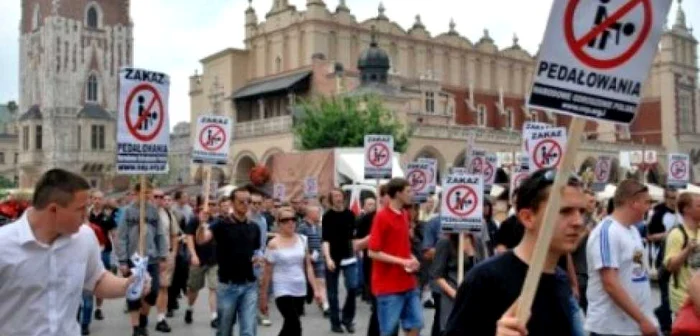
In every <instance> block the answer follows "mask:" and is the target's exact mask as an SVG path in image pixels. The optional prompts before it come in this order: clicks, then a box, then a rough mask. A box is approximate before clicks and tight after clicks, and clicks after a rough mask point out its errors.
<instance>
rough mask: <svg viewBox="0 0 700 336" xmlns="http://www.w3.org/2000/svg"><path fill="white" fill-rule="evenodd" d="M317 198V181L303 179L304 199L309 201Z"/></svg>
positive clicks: (310, 178)
mask: <svg viewBox="0 0 700 336" xmlns="http://www.w3.org/2000/svg"><path fill="white" fill-rule="evenodd" d="M316 197H318V179H317V178H316V177H314V176H309V177H307V178H305V179H304V198H307V199H311V198H316Z"/></svg>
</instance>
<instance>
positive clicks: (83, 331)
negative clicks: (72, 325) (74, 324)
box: [80, 325, 90, 335]
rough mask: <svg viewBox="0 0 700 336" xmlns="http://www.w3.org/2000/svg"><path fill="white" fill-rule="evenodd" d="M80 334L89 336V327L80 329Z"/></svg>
mask: <svg viewBox="0 0 700 336" xmlns="http://www.w3.org/2000/svg"><path fill="white" fill-rule="evenodd" d="M80 334H81V335H90V327H88V326H86V325H84V326H81V327H80Z"/></svg>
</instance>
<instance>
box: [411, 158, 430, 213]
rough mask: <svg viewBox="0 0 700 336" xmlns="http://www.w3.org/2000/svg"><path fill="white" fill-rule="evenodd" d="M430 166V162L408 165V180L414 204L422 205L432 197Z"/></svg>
mask: <svg viewBox="0 0 700 336" xmlns="http://www.w3.org/2000/svg"><path fill="white" fill-rule="evenodd" d="M429 174H430V164H429V163H428V162H409V163H408V164H407V165H406V179H407V180H408V183H409V184H410V185H411V192H412V193H413V202H414V203H422V202H425V201H426V200H427V199H428V195H430V175H429Z"/></svg>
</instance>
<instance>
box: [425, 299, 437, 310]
mask: <svg viewBox="0 0 700 336" xmlns="http://www.w3.org/2000/svg"><path fill="white" fill-rule="evenodd" d="M423 308H426V309H435V302H433V300H428V301H425V302H423Z"/></svg>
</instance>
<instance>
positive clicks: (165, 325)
mask: <svg viewBox="0 0 700 336" xmlns="http://www.w3.org/2000/svg"><path fill="white" fill-rule="evenodd" d="M156 330H158V331H160V332H164V333H169V332H171V331H172V329H170V326H169V325H168V322H166V321H165V320H163V321H160V322H158V324H156Z"/></svg>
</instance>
